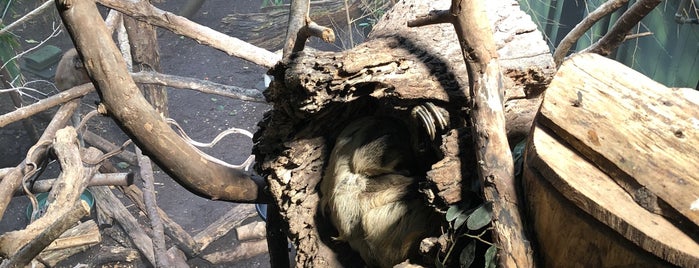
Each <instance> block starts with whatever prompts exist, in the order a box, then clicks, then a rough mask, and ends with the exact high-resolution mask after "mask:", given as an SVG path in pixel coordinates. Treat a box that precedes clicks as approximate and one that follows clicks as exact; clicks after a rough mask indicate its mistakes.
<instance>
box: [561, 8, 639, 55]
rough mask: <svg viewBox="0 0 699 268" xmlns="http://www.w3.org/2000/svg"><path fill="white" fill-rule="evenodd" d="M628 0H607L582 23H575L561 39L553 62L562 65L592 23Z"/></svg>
mask: <svg viewBox="0 0 699 268" xmlns="http://www.w3.org/2000/svg"><path fill="white" fill-rule="evenodd" d="M628 2H629V0H611V1H607V2H605V3H604V4H602V5H601V6H599V7H598V8H597V9H595V11H592V12H591V13H590V14H587V16H586V17H585V18H584V19H583V20H582V21H581V22H580V23H578V24H577V25H575V28H573V30H571V31H570V32H569V33H568V34H567V35H566V36H565V37H564V38H563V40H561V43H560V44H558V47H556V51H555V52H554V53H553V62H554V63H556V66H560V65H561V62H563V58H564V57H565V56H566V54H567V53H568V50H570V48H571V47H573V44H575V42H577V41H578V39H580V37H581V36H582V35H583V34H585V32H587V30H589V29H590V28H591V27H592V25H594V24H595V23H596V22H597V21H599V20H600V19H602V18H604V16H607V15H609V14H611V13H612V12H614V11H616V10H617V9H619V8H621V7H622V6H623V5H626V4H627V3H628Z"/></svg>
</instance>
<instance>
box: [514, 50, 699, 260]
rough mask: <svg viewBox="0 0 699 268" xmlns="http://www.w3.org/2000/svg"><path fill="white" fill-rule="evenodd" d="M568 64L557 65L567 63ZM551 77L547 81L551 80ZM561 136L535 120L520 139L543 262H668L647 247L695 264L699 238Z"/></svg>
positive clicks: (528, 193) (529, 200)
mask: <svg viewBox="0 0 699 268" xmlns="http://www.w3.org/2000/svg"><path fill="white" fill-rule="evenodd" d="M575 57H577V56H575ZM575 57H574V58H573V59H575ZM567 64H568V62H565V63H564V64H563V66H564V67H563V68H562V69H561V70H564V68H569V67H565V66H566V65H567ZM598 64H599V63H598ZM577 74H580V72H579V70H576V72H575V75H576V76H577ZM556 80H558V78H556V79H555V80H554V82H553V83H552V85H553V84H557V82H556ZM550 90H551V89H550ZM588 94H591V93H588ZM636 94H639V93H638V92H637V93H636ZM552 96H553V94H552V95H549V94H548V93H547V95H546V102H549V101H550V102H560V103H569V101H570V100H568V99H565V98H564V99H558V98H555V99H554V98H553V97H552ZM586 101H592V100H591V99H590V98H588V99H587V100H585V101H583V105H586V104H585V102H586ZM613 101H619V99H617V100H613ZM637 104H638V103H637ZM587 105H592V104H587ZM604 105H605V106H609V105H610V103H609V102H606V103H605V104H604ZM568 109H576V108H572V107H569V108H568ZM614 112H615V113H618V112H620V111H618V110H616V111H614ZM591 122H593V121H586V123H591ZM600 138H602V136H600ZM565 142H566V140H564V139H562V138H561V137H557V136H556V135H555V134H554V133H553V132H550V131H547V130H546V129H544V128H542V126H536V128H534V130H533V133H532V137H531V139H530V143H529V144H530V145H529V146H528V147H527V148H528V149H527V160H526V165H527V168H526V170H527V172H525V176H524V178H525V179H524V184H525V187H524V188H525V193H526V194H525V195H526V197H527V198H526V199H527V204H529V205H528V207H529V211H530V212H531V213H530V215H531V216H530V218H531V220H532V222H533V227H535V228H536V230H537V232H536V233H537V241H538V244H539V251H538V252H540V253H541V254H540V255H541V256H542V257H543V259H544V263H545V264H546V265H547V266H549V267H560V266H568V265H571V263H576V264H580V266H581V267H598V266H600V265H604V266H628V267H639V266H641V267H660V266H661V265H662V266H668V264H667V263H665V264H663V262H661V261H658V259H657V258H655V257H648V255H649V254H648V253H647V252H650V253H652V254H654V255H655V256H658V257H660V258H662V259H664V260H667V261H668V262H670V263H672V264H674V265H677V266H680V267H696V266H698V265H699V242H697V241H695V240H693V239H692V238H691V237H690V236H688V235H687V234H685V233H683V232H682V230H681V229H679V228H677V227H676V226H675V225H674V224H673V222H672V221H670V220H668V219H666V218H663V217H662V216H660V215H657V214H654V213H652V212H650V211H648V210H646V209H644V208H643V207H641V206H639V205H638V204H637V203H636V202H635V201H634V198H633V196H632V195H631V194H629V192H627V191H626V190H624V189H623V188H621V187H620V186H619V185H618V184H617V183H616V182H615V180H614V178H612V177H610V175H609V173H608V174H605V173H604V172H603V171H601V170H599V169H598V168H597V167H596V166H595V164H594V163H592V162H589V160H587V159H586V158H585V157H584V156H582V155H580V154H579V152H576V151H575V150H574V149H571V148H570V147H568V146H566V145H565ZM619 145H621V144H619ZM619 145H615V146H613V147H618V146H619ZM609 147H612V145H609V146H607V148H609ZM603 150H604V149H603ZM652 158H653V157H652V156H651V159H652ZM561 159H565V161H561ZM580 210H582V212H581V211H580ZM593 218H594V219H596V220H597V221H595V220H594V219H593ZM624 240H626V241H624ZM628 241H630V242H632V243H633V244H635V246H634V245H631V243H628ZM636 246H637V247H636ZM581 249H586V250H581ZM645 251H647V252H645Z"/></svg>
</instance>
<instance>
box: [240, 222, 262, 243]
mask: <svg viewBox="0 0 699 268" xmlns="http://www.w3.org/2000/svg"><path fill="white" fill-rule="evenodd" d="M266 226H267V224H266V223H265V222H263V221H256V222H251V223H248V224H246V225H243V226H240V227H238V228H235V234H236V235H237V236H238V240H240V241H245V240H256V239H264V238H265V237H266V236H267V235H266V232H267V227H266Z"/></svg>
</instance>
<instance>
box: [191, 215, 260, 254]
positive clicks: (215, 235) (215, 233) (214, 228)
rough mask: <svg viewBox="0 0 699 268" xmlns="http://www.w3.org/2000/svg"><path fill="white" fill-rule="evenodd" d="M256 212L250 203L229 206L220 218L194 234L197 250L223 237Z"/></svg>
mask: <svg viewBox="0 0 699 268" xmlns="http://www.w3.org/2000/svg"><path fill="white" fill-rule="evenodd" d="M256 214H257V211H255V206H254V205H250V204H239V205H236V206H235V207H233V208H231V209H230V210H229V211H228V212H226V214H224V215H223V216H221V218H219V219H218V220H216V221H215V222H213V223H212V224H210V225H209V226H207V227H206V228H205V229H204V230H202V231H201V232H199V233H198V234H196V235H195V236H194V241H197V244H198V245H199V251H203V250H204V249H206V247H208V246H209V244H211V243H213V242H214V241H216V240H217V239H219V238H221V237H223V236H224V235H226V234H227V233H228V232H230V231H231V230H232V229H233V228H235V227H237V226H238V225H240V223H242V222H243V221H244V220H246V219H247V218H250V217H252V216H254V215H256Z"/></svg>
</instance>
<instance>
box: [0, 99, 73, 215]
mask: <svg viewBox="0 0 699 268" xmlns="http://www.w3.org/2000/svg"><path fill="white" fill-rule="evenodd" d="M79 103H80V101H79V100H73V101H71V102H68V103H66V104H64V105H63V106H62V107H61V108H60V109H58V112H56V114H55V115H54V116H53V119H52V120H51V122H50V123H49V125H48V126H47V127H46V129H45V130H44V133H43V134H42V135H41V137H40V138H39V141H38V142H37V143H36V144H35V145H34V146H32V148H31V149H30V152H33V153H32V154H27V157H26V158H25V159H24V161H22V163H20V164H19V165H18V166H17V167H15V168H13V169H12V170H11V171H10V172H9V173H7V174H6V175H5V176H4V178H3V180H2V182H0V219H2V216H3V215H4V214H5V210H6V209H7V205H8V204H9V203H10V199H12V196H13V194H14V191H15V189H17V188H18V187H19V186H20V184H21V183H22V178H23V177H24V176H25V175H26V174H27V172H28V171H29V167H28V166H30V165H37V164H36V163H41V162H42V161H45V159H44V158H45V155H46V150H47V149H48V147H47V146H46V144H48V143H49V142H51V141H52V140H53V138H54V137H55V135H56V131H58V130H59V129H61V128H63V127H64V126H65V125H66V124H67V123H68V119H70V117H71V115H72V114H73V112H74V111H75V109H77V107H78V104H79Z"/></svg>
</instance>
